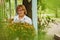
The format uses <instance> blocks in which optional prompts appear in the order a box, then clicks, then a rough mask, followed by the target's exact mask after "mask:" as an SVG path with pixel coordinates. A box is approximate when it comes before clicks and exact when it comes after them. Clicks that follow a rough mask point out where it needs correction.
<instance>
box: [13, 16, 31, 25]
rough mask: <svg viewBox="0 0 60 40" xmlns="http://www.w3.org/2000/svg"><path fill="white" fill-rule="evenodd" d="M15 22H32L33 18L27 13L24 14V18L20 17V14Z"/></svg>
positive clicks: (15, 18)
mask: <svg viewBox="0 0 60 40" xmlns="http://www.w3.org/2000/svg"><path fill="white" fill-rule="evenodd" d="M14 22H26V23H29V24H32V20H31V19H30V18H29V17H28V16H26V15H24V17H23V18H22V19H19V16H18V15H17V16H15V17H14Z"/></svg>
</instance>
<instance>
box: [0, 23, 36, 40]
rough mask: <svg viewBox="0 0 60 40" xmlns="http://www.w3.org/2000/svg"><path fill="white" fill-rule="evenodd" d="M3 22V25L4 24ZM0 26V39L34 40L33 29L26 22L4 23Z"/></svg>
mask: <svg viewBox="0 0 60 40" xmlns="http://www.w3.org/2000/svg"><path fill="white" fill-rule="evenodd" d="M4 24H5V25H4ZM4 24H3V25H4V26H2V28H0V40H15V39H16V38H17V37H18V38H19V40H34V37H35V29H34V27H33V26H32V25H30V24H28V23H4Z"/></svg>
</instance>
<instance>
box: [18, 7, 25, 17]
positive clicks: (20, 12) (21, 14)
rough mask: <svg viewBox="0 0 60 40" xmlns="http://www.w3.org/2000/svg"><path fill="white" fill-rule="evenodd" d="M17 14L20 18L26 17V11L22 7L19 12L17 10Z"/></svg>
mask: <svg viewBox="0 0 60 40" xmlns="http://www.w3.org/2000/svg"><path fill="white" fill-rule="evenodd" d="M17 13H18V15H19V16H24V15H25V14H24V10H23V9H22V7H20V8H19V9H18V10H17Z"/></svg>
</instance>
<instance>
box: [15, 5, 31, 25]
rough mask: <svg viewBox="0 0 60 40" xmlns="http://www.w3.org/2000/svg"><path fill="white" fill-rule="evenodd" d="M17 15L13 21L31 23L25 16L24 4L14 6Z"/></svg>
mask: <svg viewBox="0 0 60 40" xmlns="http://www.w3.org/2000/svg"><path fill="white" fill-rule="evenodd" d="M16 12H17V15H16V16H15V17H14V22H23V23H24V22H26V23H29V24H32V20H31V19H30V18H29V17H28V16H26V14H27V10H26V8H25V6H24V5H18V6H17V8H16Z"/></svg>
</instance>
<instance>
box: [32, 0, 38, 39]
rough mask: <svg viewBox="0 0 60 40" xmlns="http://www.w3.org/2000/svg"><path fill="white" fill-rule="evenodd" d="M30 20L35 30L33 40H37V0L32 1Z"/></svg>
mask: <svg viewBox="0 0 60 40" xmlns="http://www.w3.org/2000/svg"><path fill="white" fill-rule="evenodd" d="M32 19H33V25H34V28H35V30H36V34H37V35H36V37H35V40H38V27H37V26H38V25H37V0H32Z"/></svg>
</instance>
